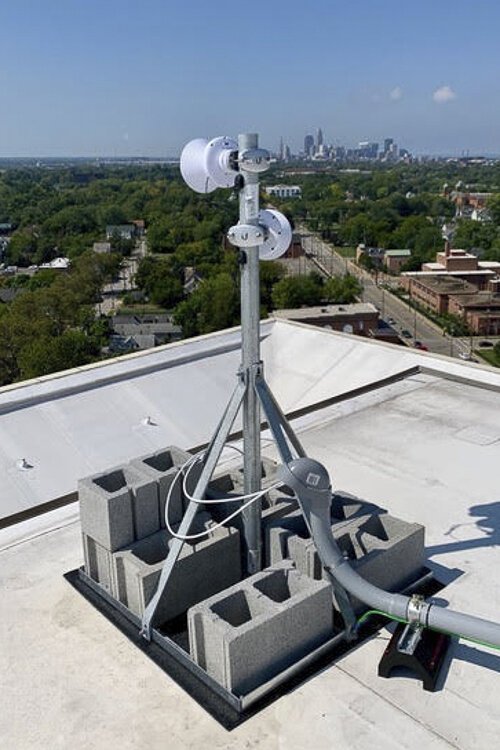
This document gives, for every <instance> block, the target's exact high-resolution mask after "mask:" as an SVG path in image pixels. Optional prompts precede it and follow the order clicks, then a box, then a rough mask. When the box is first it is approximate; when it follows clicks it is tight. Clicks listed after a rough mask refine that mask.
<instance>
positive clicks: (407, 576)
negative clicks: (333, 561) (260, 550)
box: [266, 513, 425, 610]
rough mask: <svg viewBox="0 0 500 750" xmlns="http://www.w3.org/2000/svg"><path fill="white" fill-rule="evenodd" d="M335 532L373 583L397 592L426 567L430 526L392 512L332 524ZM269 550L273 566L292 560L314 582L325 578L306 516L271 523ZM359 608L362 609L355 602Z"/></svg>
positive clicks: (292, 516) (353, 564)
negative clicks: (426, 542)
mask: <svg viewBox="0 0 500 750" xmlns="http://www.w3.org/2000/svg"><path fill="white" fill-rule="evenodd" d="M332 533H333V536H334V538H335V540H336V541H337V544H338V545H339V547H340V548H341V550H342V551H343V553H344V555H345V556H346V557H347V558H348V559H349V560H350V561H351V563H352V566H353V568H354V569H356V570H357V571H358V573H359V574H360V575H362V576H363V578H365V579H366V580H367V581H369V582H370V583H373V584H374V585H375V586H379V587H380V588H383V589H385V590H388V591H397V590H400V589H401V588H403V587H404V586H405V585H407V584H409V583H410V582H411V581H412V580H415V578H416V577H417V575H418V573H419V571H420V570H421V568H422V567H423V564H424V552H425V546H424V544H425V540H424V533H425V530H424V527H423V526H421V525H420V524H416V523H407V522H405V521H402V520H401V519H399V518H395V517H394V516H391V515H389V514H388V513H379V514H371V515H365V516H359V517H354V518H352V519H350V520H348V521H343V522H337V523H335V524H333V525H332ZM266 549H267V553H268V558H269V560H270V561H271V563H273V564H274V563H276V562H277V561H279V560H280V559H281V560H282V559H290V560H292V561H293V562H294V564H295V565H296V567H297V570H299V571H300V572H302V573H303V574H305V575H307V576H310V577H311V578H314V579H320V578H321V577H322V576H323V575H324V573H323V569H322V565H321V561H320V559H319V555H318V553H317V551H316V547H315V545H314V543H313V541H312V539H311V537H310V535H309V531H308V529H307V527H306V525H305V522H304V520H303V518H302V516H301V514H300V513H293V514H291V515H290V516H288V517H286V518H283V519H281V520H278V521H276V522H275V523H272V524H270V526H269V527H268V529H267V535H266ZM353 604H354V608H355V609H356V610H359V609H361V608H362V604H361V602H358V601H356V600H354V601H353Z"/></svg>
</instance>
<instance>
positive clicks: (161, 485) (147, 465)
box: [130, 445, 201, 529]
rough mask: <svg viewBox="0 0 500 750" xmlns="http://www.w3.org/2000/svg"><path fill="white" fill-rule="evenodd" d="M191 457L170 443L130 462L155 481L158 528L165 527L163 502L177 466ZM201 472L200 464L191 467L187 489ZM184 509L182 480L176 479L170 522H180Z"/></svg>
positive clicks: (174, 476) (190, 488) (171, 502)
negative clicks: (157, 503) (157, 501)
mask: <svg viewBox="0 0 500 750" xmlns="http://www.w3.org/2000/svg"><path fill="white" fill-rule="evenodd" d="M190 457H191V454H190V453H188V452H187V451H183V450H181V449H180V448H177V447H176V446H174V445H170V446H168V447H167V448H164V449H163V450H161V451H156V452H155V453H151V454H148V455H146V456H140V457H139V458H135V459H133V460H132V461H131V462H130V466H131V467H132V468H134V469H136V470H138V471H139V472H140V473H141V474H143V475H145V476H146V477H148V479H149V480H151V481H154V482H156V484H157V486H158V500H159V516H160V528H162V529H164V528H165V502H166V499H167V495H168V493H169V491H170V488H171V486H172V484H173V482H174V480H175V478H176V476H177V474H178V471H179V468H180V467H181V466H182V465H183V464H184V463H185V462H186V461H187V460H188V459H189V458H190ZM200 473H201V466H200V465H197V466H195V467H193V470H192V472H191V473H190V476H189V481H188V490H189V492H192V491H193V489H194V486H195V485H196V481H197V480H198V478H199V476H200ZM184 510H185V502H184V501H183V494H182V481H181V480H178V481H176V483H175V486H174V488H173V490H172V496H171V500H170V515H169V520H170V523H171V524H172V525H173V524H177V523H180V521H181V519H182V516H183V513H184Z"/></svg>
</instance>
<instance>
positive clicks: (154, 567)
mask: <svg viewBox="0 0 500 750" xmlns="http://www.w3.org/2000/svg"><path fill="white" fill-rule="evenodd" d="M207 523H208V524H209V525H210V524H212V521H211V520H210V519H209V516H208V514H206V513H199V514H198V516H197V519H196V520H195V523H194V524H193V527H192V529H191V533H196V532H197V531H200V530H201V529H202V528H203V527H206V524H207ZM208 528H209V526H208ZM171 541H172V538H171V537H169V534H168V532H167V531H166V530H161V531H159V532H157V533H156V534H153V535H152V536H150V537H147V538H146V539H142V540H141V541H139V542H137V543H136V544H133V545H131V546H130V547H129V548H127V549H123V550H120V551H118V552H115V554H114V563H115V566H116V571H117V572H116V579H117V585H118V584H119V583H120V581H121V582H122V584H121V586H118V589H119V599H120V601H121V602H122V604H125V605H126V606H127V607H128V608H129V609H130V610H131V611H132V612H134V613H135V614H136V615H138V616H139V617H141V616H142V614H143V613H144V610H145V608H146V606H147V605H148V603H149V601H150V600H151V598H152V596H153V594H154V593H155V591H156V588H157V585H158V580H159V578H160V573H161V569H162V567H163V562H164V560H165V558H166V556H167V554H168V551H169V549H170V544H171ZM240 578H241V561H240V538H239V534H238V533H237V531H236V530H235V529H231V528H228V529H226V528H221V529H217V530H215V531H213V532H210V534H209V536H208V537H206V538H204V539H201V540H200V541H198V542H196V543H195V544H189V543H187V542H186V543H185V544H184V546H183V548H182V550H181V553H180V555H179V558H178V560H177V563H176V565H175V567H174V570H173V573H172V576H171V578H170V580H169V583H168V586H167V589H166V591H165V594H164V597H163V599H162V600H161V601H160V603H159V605H158V609H157V613H156V616H155V622H157V623H161V622H164V621H166V620H170V619H173V618H174V617H177V616H178V615H180V614H182V613H184V612H186V611H187V609H188V608H189V607H190V606H192V605H193V604H196V603H197V602H199V601H201V600H203V599H205V598H207V597H209V596H212V595H213V594H215V593H217V592H219V591H222V590H223V589H225V588H227V587H228V586H231V585H232V584H234V583H235V582H236V581H239V580H240Z"/></svg>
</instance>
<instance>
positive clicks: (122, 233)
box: [106, 224, 137, 240]
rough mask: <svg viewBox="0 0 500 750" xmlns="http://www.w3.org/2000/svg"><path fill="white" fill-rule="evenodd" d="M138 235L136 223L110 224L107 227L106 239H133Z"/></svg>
mask: <svg viewBox="0 0 500 750" xmlns="http://www.w3.org/2000/svg"><path fill="white" fill-rule="evenodd" d="M136 235H137V227H136V226H135V224H108V226H107V227H106V239H107V240H110V239H111V238H112V237H116V236H118V237H120V239H122V240H133V239H134V237H136Z"/></svg>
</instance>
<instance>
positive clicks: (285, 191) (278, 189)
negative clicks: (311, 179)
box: [264, 185, 302, 198]
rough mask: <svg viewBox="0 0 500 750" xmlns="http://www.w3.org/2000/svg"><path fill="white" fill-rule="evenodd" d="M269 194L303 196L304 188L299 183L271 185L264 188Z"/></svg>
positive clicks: (277, 196) (287, 196) (278, 196)
mask: <svg viewBox="0 0 500 750" xmlns="http://www.w3.org/2000/svg"><path fill="white" fill-rule="evenodd" d="M264 190H265V191H266V194H267V195H274V196H276V198H302V188H301V187H299V185H269V186H268V187H266V188H264Z"/></svg>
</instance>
